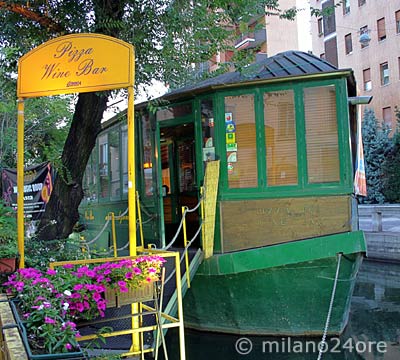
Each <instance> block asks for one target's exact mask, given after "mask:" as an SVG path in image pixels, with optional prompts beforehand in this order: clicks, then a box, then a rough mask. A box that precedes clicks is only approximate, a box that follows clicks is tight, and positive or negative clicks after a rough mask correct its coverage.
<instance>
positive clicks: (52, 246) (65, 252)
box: [25, 236, 85, 270]
mask: <svg viewBox="0 0 400 360" xmlns="http://www.w3.org/2000/svg"><path fill="white" fill-rule="evenodd" d="M84 258H85V253H84V252H82V247H81V244H80V242H79V237H73V236H71V237H69V238H68V239H61V240H51V241H43V240H39V239H38V238H37V237H33V238H31V239H29V240H25V263H26V267H34V268H36V269H39V270H45V269H47V267H48V266H49V263H50V262H51V261H66V260H79V259H84Z"/></svg>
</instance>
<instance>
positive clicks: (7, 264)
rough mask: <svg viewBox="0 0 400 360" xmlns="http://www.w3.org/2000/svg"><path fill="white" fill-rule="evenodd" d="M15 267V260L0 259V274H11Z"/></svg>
mask: <svg viewBox="0 0 400 360" xmlns="http://www.w3.org/2000/svg"><path fill="white" fill-rule="evenodd" d="M16 267H17V258H2V259H0V274H7V273H13V272H14V271H15V270H16Z"/></svg>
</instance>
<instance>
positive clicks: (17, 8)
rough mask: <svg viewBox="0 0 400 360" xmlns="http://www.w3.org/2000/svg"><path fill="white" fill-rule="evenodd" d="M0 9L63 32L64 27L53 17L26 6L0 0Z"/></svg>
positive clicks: (49, 28) (57, 31) (54, 30)
mask: <svg viewBox="0 0 400 360" xmlns="http://www.w3.org/2000/svg"><path fill="white" fill-rule="evenodd" d="M0 9H5V10H8V11H11V12H13V13H16V14H19V15H21V16H23V17H24V18H26V19H28V20H32V21H35V22H37V23H38V24H40V25H41V26H43V27H44V28H46V29H48V30H51V31H53V32H56V33H63V32H65V29H64V28H63V27H62V26H61V25H60V24H59V23H57V22H55V21H54V20H53V19H51V18H49V17H48V16H45V15H42V14H38V13H36V12H34V11H32V10H29V9H28V8H27V7H25V6H23V5H19V4H12V3H11V4H10V3H7V2H6V1H0Z"/></svg>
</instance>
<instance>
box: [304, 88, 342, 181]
mask: <svg viewBox="0 0 400 360" xmlns="http://www.w3.org/2000/svg"><path fill="white" fill-rule="evenodd" d="M304 107H305V125H306V143H307V170H308V182H309V183H326V182H338V181H339V180H340V169H339V144H338V129H337V115H336V91H335V87H334V86H332V85H331V86H324V87H313V88H306V89H304Z"/></svg>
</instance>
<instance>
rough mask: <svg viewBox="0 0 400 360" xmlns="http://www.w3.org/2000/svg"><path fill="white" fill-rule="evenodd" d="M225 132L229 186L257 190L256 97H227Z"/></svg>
mask: <svg viewBox="0 0 400 360" xmlns="http://www.w3.org/2000/svg"><path fill="white" fill-rule="evenodd" d="M225 129H226V134H225V136H226V156H227V162H228V182H229V187H230V188H249V187H256V186H257V151H256V126H255V115H254V95H241V96H228V97H226V98H225Z"/></svg>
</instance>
